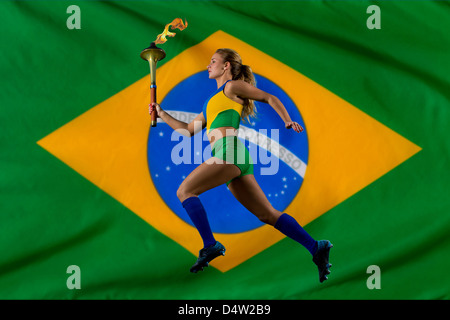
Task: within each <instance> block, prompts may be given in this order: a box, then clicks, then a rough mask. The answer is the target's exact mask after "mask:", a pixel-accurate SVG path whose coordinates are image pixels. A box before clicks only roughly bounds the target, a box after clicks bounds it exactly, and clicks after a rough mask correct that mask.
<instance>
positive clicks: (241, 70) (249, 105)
mask: <svg viewBox="0 0 450 320" xmlns="http://www.w3.org/2000/svg"><path fill="white" fill-rule="evenodd" d="M216 53H219V54H221V55H222V57H223V59H224V61H228V62H229V63H230V64H231V75H232V77H233V80H243V81H245V82H247V83H249V84H251V85H252V86H256V80H255V76H254V74H253V71H252V69H251V68H250V66H248V65H245V64H242V59H241V57H240V55H239V54H238V53H237V52H236V51H234V50H232V49H218V50H217V51H216ZM250 117H256V106H255V103H254V101H253V100H251V99H244V103H243V109H242V114H241V119H242V121H244V122H246V121H247V122H250Z"/></svg>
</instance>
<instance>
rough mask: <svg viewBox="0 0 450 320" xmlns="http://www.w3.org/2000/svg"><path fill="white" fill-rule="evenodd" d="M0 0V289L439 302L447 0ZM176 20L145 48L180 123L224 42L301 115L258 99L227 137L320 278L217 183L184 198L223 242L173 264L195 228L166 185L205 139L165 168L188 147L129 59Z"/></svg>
mask: <svg viewBox="0 0 450 320" xmlns="http://www.w3.org/2000/svg"><path fill="white" fill-rule="evenodd" d="M0 11H1V12H2V13H3V14H2V18H1V24H2V32H1V42H2V53H1V57H2V59H1V61H0V64H1V67H0V68H1V74H2V89H1V90H0V108H1V116H0V128H1V129H0V130H1V131H0V132H1V135H0V137H1V139H0V143H1V152H0V197H1V198H0V212H1V215H0V228H1V237H0V239H1V240H0V241H1V245H0V247H1V254H0V299H48V300H53V299H67V300H70V299H86V300H87V299H150V300H200V299H209V300H211V299H213V300H216V299H217V300H231V299H237V300H241V299H242V300H244V299H245V300H253V299H261V300H309V299H345V300H347V299H348V300H352V299H388V300H390V299H449V298H450V290H449V288H450V278H449V276H448V272H447V268H448V265H449V264H450V256H449V252H450V240H449V237H448V234H449V230H450V197H449V192H450V142H449V141H450V140H449V139H448V136H449V135H448V129H449V126H450V96H449V92H450V80H449V76H448V75H449V73H450V59H449V52H450V37H449V34H448V30H450V3H449V2H447V1H396V0H394V1H357V0H345V1H331V0H328V1H319V0H305V1H283V0H281V1H272V0H267V1H265V0H262V1H243V0H233V1H197V0H192V1H182V0H179V1H162V0H161V1H159V0H155V1H45V0H42V1H41V0H39V1H2V2H1V3H0ZM175 18H181V19H182V20H183V22H185V23H186V24H187V28H186V29H184V30H178V29H171V28H169V31H170V32H174V33H175V35H174V36H172V37H167V42H166V43H164V44H158V47H160V48H161V49H163V50H164V51H165V53H166V57H165V58H164V59H163V60H161V61H159V62H158V63H157V72H156V83H157V90H158V91H157V92H158V101H159V102H160V103H161V106H162V107H163V108H164V109H165V110H167V111H168V112H171V113H172V115H173V116H174V117H177V118H178V119H180V120H182V121H186V122H187V121H189V119H191V118H192V115H196V114H198V113H200V112H201V110H202V101H204V100H205V99H206V98H207V97H209V96H210V95H211V94H212V93H213V92H214V90H215V89H216V88H215V86H216V83H215V81H213V80H208V77H207V74H205V70H206V66H207V65H208V64H209V59H210V57H211V56H212V54H213V53H214V52H215V49H218V48H221V47H224V48H232V49H235V50H236V51H238V52H239V53H240V54H241V56H242V59H243V63H244V64H247V65H250V66H251V67H252V69H253V71H254V73H255V76H256V79H257V85H258V86H259V87H260V88H262V89H264V90H266V91H268V92H270V93H272V94H275V95H276V96H278V97H279V98H280V100H281V101H282V102H283V103H284V105H285V106H286V108H287V109H288V111H289V113H290V114H291V116H292V118H293V120H294V121H297V122H299V123H301V124H302V125H303V126H304V128H305V132H303V133H300V134H297V133H294V132H292V130H285V129H284V126H283V125H284V124H283V122H282V121H281V120H280V119H279V118H278V117H277V115H276V113H274V111H273V110H271V108H270V106H268V105H266V104H263V103H257V109H258V117H257V118H256V119H255V120H254V122H253V123H252V122H250V123H242V124H241V129H242V130H241V131H240V133H242V134H243V135H242V137H241V136H240V138H241V139H242V140H243V141H244V142H245V143H246V144H247V145H248V146H250V147H251V148H250V150H251V149H252V148H253V147H256V148H259V150H262V151H266V158H261V159H259V158H258V160H259V162H258V161H256V162H258V163H257V164H255V177H256V179H257V181H258V182H259V183H260V185H261V188H262V189H263V191H264V192H265V194H266V196H267V198H268V199H269V201H270V202H271V203H272V205H273V206H274V207H275V208H276V209H278V210H280V211H283V212H288V213H290V214H291V215H292V216H294V217H295V218H296V219H297V220H298V221H299V222H300V223H301V224H302V225H303V226H304V227H305V229H306V230H307V231H308V232H309V233H310V234H311V235H312V236H313V237H314V238H315V239H329V240H330V241H331V242H332V243H333V245H334V247H333V249H332V250H331V256H330V260H331V263H332V264H333V266H332V268H331V274H330V276H329V280H328V281H326V282H324V283H322V284H320V283H319V280H318V275H317V269H316V266H315V265H314V264H313V263H312V261H311V256H310V254H309V253H308V252H307V251H306V250H305V249H304V248H302V247H301V246H300V245H299V244H298V243H296V242H294V241H293V240H291V239H289V238H286V237H284V236H283V235H282V234H281V233H279V232H278V231H277V230H275V229H274V228H273V227H271V226H268V225H264V224H263V223H262V222H260V221H259V220H258V219H257V218H255V217H254V216H253V215H252V214H251V213H250V212H248V211H246V209H245V208H243V207H242V206H241V205H240V204H239V203H238V202H237V200H235V199H234V198H233V197H232V196H231V194H230V192H229V191H228V190H227V188H226V186H220V187H218V188H217V190H210V191H208V192H206V193H204V194H202V195H201V196H200V197H201V199H202V202H204V203H205V207H206V209H207V212H208V216H209V219H210V221H211V226H212V229H213V232H214V234H215V237H216V239H217V240H219V241H221V242H222V243H223V244H224V245H225V247H226V248H227V253H226V255H225V256H224V257H219V258H217V259H215V260H214V261H213V263H211V265H210V267H208V268H206V269H205V271H204V272H200V273H198V274H192V273H190V272H189V268H190V267H191V265H192V264H193V263H194V262H195V260H196V257H197V255H198V250H199V249H200V248H201V239H200V237H199V235H198V233H197V232H196V230H195V228H194V227H193V226H192V224H191V222H190V221H189V219H188V218H187V217H186V216H185V213H184V212H183V208H182V207H181V204H180V203H179V202H177V199H176V190H177V188H178V186H179V184H180V183H181V182H182V181H183V179H184V178H186V176H187V175H188V174H189V172H190V171H192V169H193V168H195V167H196V166H197V165H198V163H201V162H202V161H203V160H204V157H206V156H207V155H208V152H204V154H202V153H203V151H204V150H206V149H207V148H208V147H207V145H208V143H207V142H206V141H203V140H204V139H202V134H199V135H198V137H199V140H198V141H197V140H196V141H197V142H199V144H198V145H197V147H198V148H199V150H200V152H199V153H196V152H195V149H191V151H192V153H193V154H192V158H183V159H182V160H186V161H184V162H182V161H178V160H180V159H179V158H180V157H182V156H184V155H185V154H184V153H183V152H178V151H179V150H180V148H181V146H186V148H187V147H188V146H192V145H191V144H186V145H184V144H182V143H185V141H182V140H181V137H180V136H176V135H173V133H172V130H170V128H168V126H167V125H166V124H165V123H164V122H162V121H159V122H158V123H157V126H156V127H151V126H150V117H149V115H148V104H149V101H150V93H149V85H150V78H149V65H148V62H147V61H144V60H142V59H141V58H140V52H141V51H142V50H143V49H144V48H146V47H148V46H149V45H150V43H151V42H152V41H154V40H155V39H156V36H157V35H158V34H160V33H161V32H162V31H163V30H164V28H165V26H166V25H167V24H168V23H170V22H171V21H173V20H174V19H175ZM271 129H279V131H274V132H271ZM264 130H265V131H264ZM195 138H197V137H194V138H193V139H191V140H192V141H191V142H192V143H193V144H195V143H196V141H194V139H195ZM191 142H189V143H191ZM268 144H270V145H271V147H267V145H268ZM205 148H206V149H205ZM275 149H276V150H275ZM184 150H187V149H184ZM193 150H194V151H193ZM175 151H176V152H175ZM206 151H207V150H206ZM198 154H200V155H199V156H200V160H199V161H196V160H198V158H196V157H197V156H198ZM177 157H178V158H177ZM202 157H203V158H202ZM265 159H269V160H270V163H269V164H268V163H267V161H266V162H264V161H263V160H265ZM189 160H191V161H189ZM254 160H255V159H254ZM269 165H274V167H273V168H275V169H276V170H275V171H276V172H275V173H274V174H263V172H264V170H263V169H267V170H268V169H269V168H268V166H269ZM275 165H276V166H275Z"/></svg>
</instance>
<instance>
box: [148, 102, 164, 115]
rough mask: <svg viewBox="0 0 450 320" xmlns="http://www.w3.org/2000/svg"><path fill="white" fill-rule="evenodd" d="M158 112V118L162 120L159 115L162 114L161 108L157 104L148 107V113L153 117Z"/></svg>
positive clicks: (153, 103)
mask: <svg viewBox="0 0 450 320" xmlns="http://www.w3.org/2000/svg"><path fill="white" fill-rule="evenodd" d="M155 110H156V117H157V118H160V116H159V113H160V112H162V109H161V106H160V105H159V104H157V103H155V102H152V103H151V104H149V105H148V113H149V114H150V115H151V114H152V112H153V111H155Z"/></svg>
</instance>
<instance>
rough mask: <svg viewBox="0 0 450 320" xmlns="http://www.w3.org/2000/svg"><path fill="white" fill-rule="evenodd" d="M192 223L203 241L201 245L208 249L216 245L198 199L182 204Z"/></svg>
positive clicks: (190, 199) (189, 199) (194, 198)
mask: <svg viewBox="0 0 450 320" xmlns="http://www.w3.org/2000/svg"><path fill="white" fill-rule="evenodd" d="M182 205H183V207H184V209H185V210H186V212H187V214H188V216H189V218H191V220H192V223H193V224H194V226H195V227H196V228H197V230H198V232H199V233H200V236H201V237H202V239H203V245H204V246H205V247H208V246H210V245H213V244H215V243H216V239H214V236H213V234H212V231H211V227H210V226H209V221H208V217H207V215H206V211H205V208H204V207H203V205H202V203H201V201H200V199H199V198H198V197H191V198H187V199H186V200H184V201H183V203H182Z"/></svg>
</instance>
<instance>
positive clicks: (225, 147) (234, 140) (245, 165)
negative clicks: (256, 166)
mask: <svg viewBox="0 0 450 320" xmlns="http://www.w3.org/2000/svg"><path fill="white" fill-rule="evenodd" d="M211 153H212V156H213V157H216V158H219V159H221V160H223V161H225V162H228V163H232V164H234V165H236V166H237V167H238V168H239V169H240V170H241V174H240V175H239V176H237V177H236V178H239V177H242V176H245V175H247V174H253V160H252V157H251V156H250V153H249V152H248V150H247V148H246V147H245V145H244V144H243V143H242V142H241V140H239V138H238V137H237V136H227V137H223V138H222V139H220V140H217V141H216V142H215V143H214V146H213V148H212V150H211ZM236 178H233V179H231V180H230V181H228V182H227V186H228V185H229V184H230V183H231V181H233V180H234V179H236Z"/></svg>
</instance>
